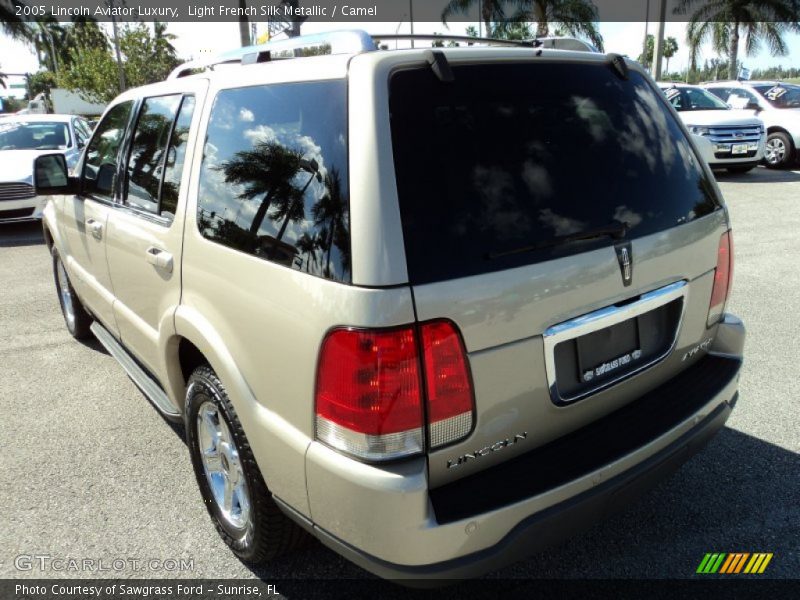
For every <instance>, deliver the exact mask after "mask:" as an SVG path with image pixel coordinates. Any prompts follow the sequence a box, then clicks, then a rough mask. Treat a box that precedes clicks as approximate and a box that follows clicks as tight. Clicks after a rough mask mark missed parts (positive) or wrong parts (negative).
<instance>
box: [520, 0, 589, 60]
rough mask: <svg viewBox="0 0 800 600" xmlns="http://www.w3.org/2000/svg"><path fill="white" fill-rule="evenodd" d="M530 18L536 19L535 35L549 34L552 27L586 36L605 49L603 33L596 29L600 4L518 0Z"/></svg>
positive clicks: (586, 0) (575, 0)
mask: <svg viewBox="0 0 800 600" xmlns="http://www.w3.org/2000/svg"><path fill="white" fill-rule="evenodd" d="M518 4H519V6H520V7H521V10H522V11H523V13H524V14H525V15H526V16H527V19H528V20H530V21H535V22H536V37H537V38H542V37H547V36H548V35H550V26H551V25H557V26H558V28H559V30H561V31H564V32H566V33H567V34H569V35H573V36H576V37H586V38H588V39H589V41H590V42H592V44H594V45H595V46H596V47H597V49H598V50H600V51H601V52H602V51H603V36H602V35H600V31H599V30H598V29H597V24H596V23H597V7H596V6H595V5H594V4H592V2H590V1H589V0H519V2H518Z"/></svg>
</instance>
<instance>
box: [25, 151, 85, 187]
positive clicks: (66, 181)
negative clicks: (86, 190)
mask: <svg viewBox="0 0 800 600" xmlns="http://www.w3.org/2000/svg"><path fill="white" fill-rule="evenodd" d="M33 184H34V186H35V187H36V193H37V195H39V196H57V195H60V194H74V193H75V192H76V190H77V187H78V186H77V178H75V177H70V176H69V172H68V171H67V159H66V158H65V157H64V155H63V154H43V155H42V156H37V157H36V159H35V160H34V161H33Z"/></svg>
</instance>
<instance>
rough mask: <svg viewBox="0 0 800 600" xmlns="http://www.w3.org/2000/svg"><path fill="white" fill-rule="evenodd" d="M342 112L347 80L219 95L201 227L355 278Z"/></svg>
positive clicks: (248, 247)
mask: <svg viewBox="0 0 800 600" xmlns="http://www.w3.org/2000/svg"><path fill="white" fill-rule="evenodd" d="M346 114H347V113H346V83H345V82H344V81H322V82H313V83H287V84H278V85H269V86H260V87H250V88H241V89H233V90H223V91H221V92H220V93H219V95H218V96H217V98H216V100H215V102H214V106H213V109H212V112H211V120H210V123H209V126H208V136H207V139H206V145H205V150H204V155H203V167H202V170H201V175H200V198H199V208H198V226H199V228H200V231H201V233H202V234H203V235H204V236H205V237H207V238H209V239H211V240H214V241H216V242H219V243H221V244H225V245H226V246H230V247H232V248H236V249H237V250H241V251H243V252H248V253H250V254H254V255H256V256H260V257H262V258H265V259H267V260H271V261H274V262H277V263H280V264H282V265H285V266H287V267H291V268H293V269H297V270H300V271H304V272H307V273H311V274H313V275H317V276H320V277H326V278H329V279H333V280H336V281H349V280H350V234H349V230H350V223H349V221H350V217H349V201H348V180H347V118H346Z"/></svg>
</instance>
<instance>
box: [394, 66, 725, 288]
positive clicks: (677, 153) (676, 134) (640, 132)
mask: <svg viewBox="0 0 800 600" xmlns="http://www.w3.org/2000/svg"><path fill="white" fill-rule="evenodd" d="M453 72H454V74H455V81H454V82H451V83H444V82H442V81H440V80H439V79H438V78H437V77H436V76H435V75H434V74H433V72H432V71H431V70H430V69H427V68H420V69H409V70H404V71H399V72H397V73H395V74H394V75H393V76H392V78H391V82H390V109H391V128H392V144H393V150H394V161H395V172H396V178H397V189H398V194H399V197H400V211H401V216H402V222H403V233H404V238H405V245H406V257H407V263H408V269H409V276H410V278H411V281H412V283H417V284H420V283H428V282H432V281H440V280H445V279H453V278H457V277H464V276H469V275H476V274H481V273H487V272H490V271H498V270H501V269H507V268H512V267H517V266H522V265H527V264H532V263H536V262H541V261H545V260H549V259H552V258H557V257H560V256H566V255H570V254H576V253H578V252H585V251H588V250H594V249H596V248H599V247H602V246H608V245H611V244H613V242H614V240H612V239H611V238H610V237H607V236H606V237H602V236H601V237H597V238H594V239H590V240H580V241H575V240H574V238H575V237H580V236H582V235H583V234H585V233H586V232H589V231H593V230H615V229H619V228H620V227H621V224H623V223H624V224H625V225H626V227H627V232H626V234H625V239H628V240H630V239H633V238H637V237H641V236H645V235H649V234H652V233H655V232H658V231H662V230H664V229H668V228H670V227H675V226H677V225H680V224H683V223H687V222H689V221H691V220H693V219H695V218H698V217H701V216H703V215H706V214H709V213H711V212H712V211H714V210H715V209H717V208H718V207H719V203H718V201H717V200H716V198H715V196H714V191H713V187H712V185H711V184H710V182H709V181H708V179H707V178H706V175H705V173H704V171H703V169H702V168H701V167H700V163H699V162H698V159H697V157H696V155H695V154H694V152H693V151H692V148H691V146H690V145H689V143H688V142H687V140H686V138H685V137H684V135H683V133H682V131H681V129H680V128H679V126H678V124H677V123H676V122H675V120H674V118H673V116H672V114H671V113H670V112H669V110H668V109H667V107H666V106H665V105H664V102H663V98H658V97H657V94H659V93H660V92H659V91H658V90H654V89H653V88H651V87H650V85H649V84H648V83H647V82H646V81H645V79H644V78H643V77H642V76H641V75H639V74H638V73H636V72H633V71H632V72H631V73H630V79H628V80H622V79H620V78H619V77H618V76H617V75H615V73H614V72H613V71H612V70H611V68H609V67H608V66H606V65H603V64H597V65H592V64H572V65H565V64H563V63H561V64H558V63H536V64H530V63H526V64H505V65H470V66H456V67H454V68H453Z"/></svg>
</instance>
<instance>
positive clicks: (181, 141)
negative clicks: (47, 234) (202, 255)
mask: <svg viewBox="0 0 800 600" xmlns="http://www.w3.org/2000/svg"><path fill="white" fill-rule="evenodd" d="M205 88H206V82H205V81H197V82H190V83H188V82H187V83H184V85H183V86H182V87H181V88H180V90H179V91H178V90H176V91H175V92H172V93H165V94H162V95H158V96H149V97H145V98H143V101H142V103H141V105H140V107H139V111H138V115H137V117H136V121H135V123H134V125H133V129H132V135H131V144H130V148H129V149H128V151H127V154H126V160H125V165H124V167H125V168H124V183H123V198H122V202H121V203H120V204H119V205H117V206H116V207H115V210H113V211H112V213H111V214H110V215H109V221H108V231H109V235H108V250H107V252H108V264H109V270H110V273H111V280H112V282H113V285H114V293H115V296H116V303H115V306H114V314H115V317H116V320H117V324H118V326H119V331H120V334H121V337H122V342H123V343H124V344H125V346H126V347H127V348H128V349H129V350H130V351H131V352H132V353H133V354H134V355H135V356H136V357H137V358H138V359H139V360H140V361H141V362H142V363H143V364H144V365H145V366H147V367H148V368H149V369H150V370H151V371H152V372H154V373H155V374H157V375H162V374H161V373H159V372H158V365H159V364H161V363H163V361H159V360H158V356H159V340H163V339H166V336H164V335H163V334H164V333H165V332H166V333H169V332H170V331H172V329H173V323H172V314H173V312H174V309H175V307H176V306H177V305H178V303H179V301H180V294H181V286H180V282H181V251H182V240H183V206H184V204H185V198H186V186H185V185H184V181H185V177H187V176H188V169H184V165H188V164H191V157H192V154H193V151H192V148H193V145H194V137H195V130H196V124H194V122H195V121H196V119H195V117H196V116H197V115H199V112H200V111H199V106H198V104H199V103H200V102H202V100H203V94H204V92H205Z"/></svg>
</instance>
